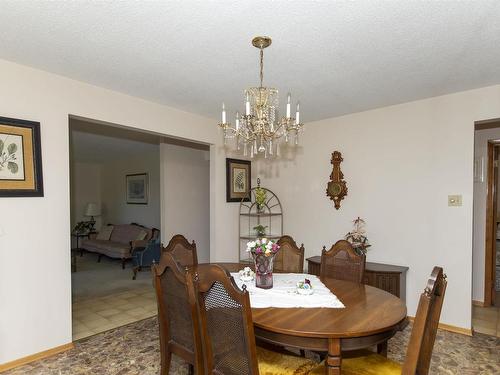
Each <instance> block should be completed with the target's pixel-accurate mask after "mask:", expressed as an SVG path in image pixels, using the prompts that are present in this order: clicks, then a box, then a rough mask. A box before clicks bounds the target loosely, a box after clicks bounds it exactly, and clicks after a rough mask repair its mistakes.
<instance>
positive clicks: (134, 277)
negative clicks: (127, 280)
mask: <svg viewBox="0 0 500 375" xmlns="http://www.w3.org/2000/svg"><path fill="white" fill-rule="evenodd" d="M139 270H140V267H134V269H133V270H132V271H134V276H132V280H135V279H136V278H137V272H138V271H139Z"/></svg>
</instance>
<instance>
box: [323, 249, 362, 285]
mask: <svg viewBox="0 0 500 375" xmlns="http://www.w3.org/2000/svg"><path fill="white" fill-rule="evenodd" d="M365 263H366V260H365V256H364V255H359V254H357V253H356V252H355V251H354V248H353V247H352V245H351V244H350V243H349V242H348V241H346V240H340V241H337V242H336V243H335V244H334V245H333V246H332V247H331V248H330V250H328V251H327V250H326V247H325V246H323V250H322V252H321V268H320V278H321V279H325V278H332V279H338V280H346V281H352V282H355V283H362V282H363V278H364V274H365Z"/></svg>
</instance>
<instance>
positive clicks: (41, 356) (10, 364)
mask: <svg viewBox="0 0 500 375" xmlns="http://www.w3.org/2000/svg"><path fill="white" fill-rule="evenodd" d="M74 347H75V346H74V345H73V343H72V342H70V343H69V344H64V345H61V346H56V347H55V348H52V349H48V350H44V351H43V352H39V353H35V354H31V355H29V356H27V357H23V358H19V359H16V360H14V361H11V362H6V363H2V364H0V372H4V371H7V370H10V369H13V368H15V367H19V366H22V365H25V364H27V363H30V362H34V361H38V360H39V359H44V358H48V357H51V356H53V355H55V354H58V353H62V352H65V351H66V350H70V349H73V348H74Z"/></svg>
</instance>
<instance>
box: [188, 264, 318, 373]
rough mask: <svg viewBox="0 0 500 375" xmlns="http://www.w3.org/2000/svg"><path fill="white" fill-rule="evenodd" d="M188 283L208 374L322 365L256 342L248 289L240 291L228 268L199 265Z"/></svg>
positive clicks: (303, 370)
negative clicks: (258, 345) (263, 346)
mask: <svg viewBox="0 0 500 375" xmlns="http://www.w3.org/2000/svg"><path fill="white" fill-rule="evenodd" d="M187 282H188V286H189V296H190V304H191V308H192V309H195V308H197V309H198V314H199V317H200V319H199V329H198V330H195V336H196V335H197V336H198V338H195V342H198V341H199V342H200V347H199V351H198V353H202V354H200V355H198V358H199V361H200V364H199V367H201V362H202V361H203V366H204V368H205V372H204V374H207V375H208V374H210V375H216V374H228V375H229V374H238V375H247V374H248V375H258V374H262V375H285V374H295V375H300V374H308V373H309V371H310V370H312V369H313V368H315V367H316V366H317V365H318V364H317V363H316V362H314V361H311V360H309V359H305V358H301V357H297V356H292V355H287V354H281V353H278V352H273V351H270V350H267V349H263V348H260V347H257V346H256V345H255V335H254V329H253V323H252V311H251V308H250V299H249V294H248V291H247V290H246V289H245V288H244V289H243V290H240V289H239V288H238V286H237V285H236V283H235V282H234V280H233V278H232V277H231V275H230V274H229V273H228V271H226V270H225V269H224V268H222V267H220V266H218V265H207V266H206V267H198V273H197V274H196V275H194V280H193V278H192V277H188V280H187ZM201 342H202V343H203V344H201ZM202 348H203V350H202Z"/></svg>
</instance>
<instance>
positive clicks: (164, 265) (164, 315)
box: [153, 252, 201, 375]
mask: <svg viewBox="0 0 500 375" xmlns="http://www.w3.org/2000/svg"><path fill="white" fill-rule="evenodd" d="M153 275H154V276H153V277H154V285H155V289H156V299H157V303H158V321H159V326H160V354H161V371H160V374H161V375H167V374H168V373H169V370H170V362H171V360H172V353H173V354H176V355H178V356H179V357H181V358H182V359H184V360H185V361H186V362H187V363H188V364H189V373H190V374H193V373H194V370H195V369H196V370H197V373H198V371H201V370H200V369H198V368H197V367H196V358H195V343H194V337H193V321H194V320H196V319H197V316H198V312H197V311H196V310H195V309H193V308H192V306H191V305H190V304H189V300H188V290H187V284H186V271H184V270H182V269H181V268H180V266H179V264H178V262H177V261H176V260H175V259H174V257H173V255H172V254H171V253H170V252H163V253H162V254H161V256H160V261H159V263H158V264H154V265H153Z"/></svg>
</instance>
